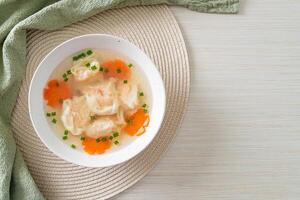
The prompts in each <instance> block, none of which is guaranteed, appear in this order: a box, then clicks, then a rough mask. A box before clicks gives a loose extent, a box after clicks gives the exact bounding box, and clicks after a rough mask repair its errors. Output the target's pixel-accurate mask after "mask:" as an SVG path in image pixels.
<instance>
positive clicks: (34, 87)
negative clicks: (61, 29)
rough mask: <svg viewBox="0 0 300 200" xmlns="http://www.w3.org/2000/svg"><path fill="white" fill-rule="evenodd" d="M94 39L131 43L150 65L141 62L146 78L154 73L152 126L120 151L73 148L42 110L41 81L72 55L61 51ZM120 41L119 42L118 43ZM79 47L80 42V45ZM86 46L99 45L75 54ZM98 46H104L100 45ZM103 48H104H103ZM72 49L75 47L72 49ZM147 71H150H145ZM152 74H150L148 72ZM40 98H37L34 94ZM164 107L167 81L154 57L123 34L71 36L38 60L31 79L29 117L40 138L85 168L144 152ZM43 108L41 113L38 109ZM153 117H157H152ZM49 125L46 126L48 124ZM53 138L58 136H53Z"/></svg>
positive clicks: (127, 158) (56, 152) (112, 163)
mask: <svg viewBox="0 0 300 200" xmlns="http://www.w3.org/2000/svg"><path fill="white" fill-rule="evenodd" d="M92 39H95V40H97V39H98V40H99V41H101V40H103V41H104V43H105V40H108V41H109V42H111V43H112V44H113V45H125V46H128V51H129V50H130V51H136V53H137V55H138V56H140V57H141V58H140V57H139V59H138V60H144V62H146V63H147V64H148V65H147V67H145V66H144V65H140V64H138V66H139V68H140V69H141V70H142V71H144V74H145V77H146V78H147V79H148V81H149V76H150V75H151V84H150V83H149V86H150V91H151V96H152V108H151V109H152V110H151V114H150V115H151V120H150V124H149V127H147V131H146V133H145V134H143V135H142V136H140V137H138V138H136V139H135V140H134V141H132V142H130V144H128V145H127V146H126V147H124V148H121V149H119V150H116V151H114V152H112V153H105V154H101V155H88V154H86V153H83V152H81V151H78V150H74V149H71V148H70V147H69V146H68V145H67V144H66V143H64V142H63V141H62V140H61V139H59V138H58V136H57V134H56V133H55V132H54V130H53V129H52V128H51V127H50V125H49V124H48V122H47V119H46V116H45V112H44V109H42V110H41V101H42V102H43V97H42V95H39V94H42V89H43V88H44V86H45V84H40V83H41V82H43V83H45V82H46V83H47V82H48V79H49V76H50V75H51V74H52V72H53V70H54V69H56V68H57V66H58V64H59V63H60V62H61V61H62V60H64V59H66V58H67V57H69V56H71V55H72V53H70V54H68V55H64V56H63V55H59V53H62V52H63V51H62V50H63V49H64V48H67V47H68V48H70V47H72V46H74V45H75V46H76V42H79V43H80V42H82V41H84V40H86V41H90V40H92ZM116 42H117V43H116ZM79 46H80V45H79ZM87 48H96V49H97V47H88V46H86V47H80V49H79V50H76V49H74V52H73V54H74V53H76V52H78V51H80V50H82V49H87ZM98 49H101V48H99V47H98ZM102 49H103V48H102ZM72 50H73V49H72ZM55 56H58V57H61V59H60V60H59V59H58V60H59V61H57V63H58V64H56V65H54V64H53V67H51V69H50V67H48V68H46V67H47V66H49V65H50V63H51V62H50V60H51V59H53V58H54V57H55ZM126 56H127V57H129V58H130V59H132V60H134V61H136V60H137V59H134V58H132V57H130V56H128V55H126ZM49 70H50V73H48V77H47V78H42V76H41V75H42V74H43V73H45V72H47V71H49ZM145 71H146V72H147V73H145ZM149 74H150V75H149ZM36 96H37V97H38V98H35V97H36ZM165 109H166V91H165V87H164V83H163V80H162V77H161V75H160V73H159V71H158V70H157V68H156V66H155V65H154V63H153V62H152V61H151V59H150V58H149V57H148V56H147V55H146V54H145V53H144V52H143V51H142V50H141V49H140V48H138V47H137V46H136V45H134V44H133V43H131V42H129V41H128V40H126V39H123V38H121V37H117V36H113V35H109V34H85V35H80V36H77V37H73V38H71V39H68V40H66V41H64V42H62V43H61V44H59V45H58V46H56V47H55V48H54V49H52V50H51V51H50V52H49V53H48V54H47V55H46V56H45V57H44V58H43V59H42V61H41V62H40V63H39V65H38V67H37V68H36V70H35V72H34V74H33V76H32V79H31V81H30V86H29V90H28V110H29V116H30V120H31V123H32V126H33V128H34V130H35V132H36V134H37V135H38V137H39V138H40V140H41V141H42V142H43V143H44V144H45V146H46V147H47V148H48V149H49V150H50V151H51V152H53V153H54V154H55V155H57V156H58V157H60V158H62V159H63V160H66V161H68V162H71V163H74V164H77V165H80V166H85V167H108V166H112V165H116V164H120V163H122V162H125V161H127V160H129V159H131V158H133V157H135V156H136V155H137V154H139V153H141V152H142V151H143V150H144V149H145V148H146V147H147V146H148V145H149V144H150V143H151V142H152V141H153V139H154V138H155V136H156V135H157V133H158V131H159V129H160V128H161V125H162V122H163V119H164V115H165ZM39 111H40V112H39ZM153 117H154V119H153ZM45 121H46V123H47V125H46V123H45ZM54 137H55V138H56V139H54Z"/></svg>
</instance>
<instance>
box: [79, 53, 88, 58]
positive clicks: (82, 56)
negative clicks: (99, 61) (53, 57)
mask: <svg viewBox="0 0 300 200" xmlns="http://www.w3.org/2000/svg"><path fill="white" fill-rule="evenodd" d="M85 56H86V55H85V53H83V52H82V53H81V54H79V55H78V57H79V58H84V57H85Z"/></svg>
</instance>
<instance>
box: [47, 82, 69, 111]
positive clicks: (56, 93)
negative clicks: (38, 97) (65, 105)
mask: <svg viewBox="0 0 300 200" xmlns="http://www.w3.org/2000/svg"><path fill="white" fill-rule="evenodd" d="M43 96H44V100H45V101H46V103H47V105H48V106H51V107H53V108H60V107H61V103H62V100H64V99H68V98H71V97H72V91H71V88H70V87H69V86H68V85H67V84H66V83H65V82H64V81H58V80H50V81H48V84H47V86H46V87H45V88H44V93H43Z"/></svg>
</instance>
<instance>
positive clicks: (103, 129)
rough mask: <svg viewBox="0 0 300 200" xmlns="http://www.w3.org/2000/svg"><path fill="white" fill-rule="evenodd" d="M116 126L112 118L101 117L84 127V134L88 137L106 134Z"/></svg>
mask: <svg viewBox="0 0 300 200" xmlns="http://www.w3.org/2000/svg"><path fill="white" fill-rule="evenodd" d="M115 127H116V125H115V123H114V120H113V119H111V118H109V117H101V118H99V119H96V120H95V121H93V122H92V123H91V124H90V125H89V126H88V127H87V129H86V131H85V135H86V136H88V137H90V138H95V139H96V138H99V137H103V136H107V135H109V134H110V132H111V131H112V130H113V129H114V128H115Z"/></svg>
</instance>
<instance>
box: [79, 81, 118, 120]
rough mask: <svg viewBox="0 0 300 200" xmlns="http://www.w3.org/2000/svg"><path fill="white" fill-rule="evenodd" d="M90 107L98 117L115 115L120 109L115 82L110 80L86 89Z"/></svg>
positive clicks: (85, 92) (84, 91)
mask: <svg viewBox="0 0 300 200" xmlns="http://www.w3.org/2000/svg"><path fill="white" fill-rule="evenodd" d="M82 93H84V94H85V97H86V100H87V104H88V107H89V109H90V110H91V111H93V112H94V113H95V114H97V115H114V114H116V113H117V112H118V109H119V100H118V96H117V92H116V87H115V80H114V79H110V80H108V81H106V82H102V83H100V84H98V85H96V86H90V87H89V88H87V89H84V90H83V91H82Z"/></svg>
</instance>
